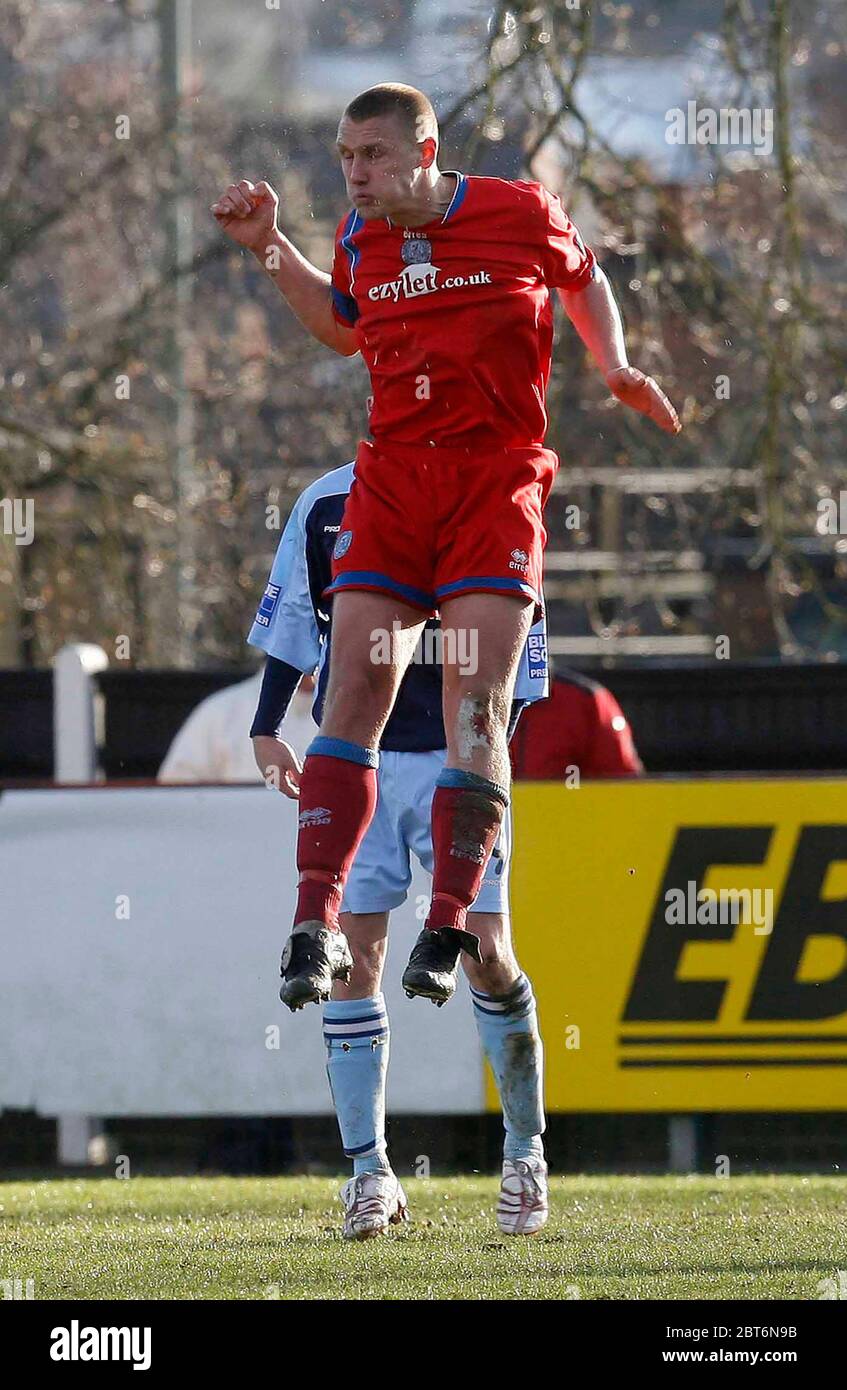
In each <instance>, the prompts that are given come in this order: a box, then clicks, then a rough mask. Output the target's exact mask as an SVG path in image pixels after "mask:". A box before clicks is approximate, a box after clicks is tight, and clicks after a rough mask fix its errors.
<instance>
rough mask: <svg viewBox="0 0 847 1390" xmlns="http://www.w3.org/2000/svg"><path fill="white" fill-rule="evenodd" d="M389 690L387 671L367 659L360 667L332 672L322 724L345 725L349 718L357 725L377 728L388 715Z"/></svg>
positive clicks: (388, 672)
mask: <svg viewBox="0 0 847 1390" xmlns="http://www.w3.org/2000/svg"><path fill="white" fill-rule="evenodd" d="M393 689H394V684H393V678H392V676H391V672H390V670H389V669H388V668H387V667H384V666H383V667H380V666H375V665H372V664H371V663H370V662H368V663H367V664H366V665H365V667H364V668H363V669H356V670H351V671H343V672H342V671H337V672H333V677H332V679H331V680H330V684H329V689H328V690H327V695H326V704H325V708H324V713H323V720H322V723H323V724H324V725H326V724H328V723H330V722H331V723H332V725H333V726H335V725H336V724H337V723H338V721H339V720H340V721H341V722H342V723H344V724H345V725H346V724H347V723H348V722H349V721H350V720H351V719H352V720H353V721H354V722H355V724H356V725H357V726H358V724H360V723H361V722H362V721H364V722H365V723H367V724H368V725H369V726H370V725H371V724H373V725H374V727H377V726H379V725H381V723H382V722H384V720H385V719H386V718H387V717H388V714H389V712H390V709H391V702H392V694H393Z"/></svg>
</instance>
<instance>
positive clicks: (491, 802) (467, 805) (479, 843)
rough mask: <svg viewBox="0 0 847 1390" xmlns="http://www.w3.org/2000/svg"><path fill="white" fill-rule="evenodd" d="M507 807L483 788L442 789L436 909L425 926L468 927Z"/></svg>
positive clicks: (435, 804)
mask: <svg viewBox="0 0 847 1390" xmlns="http://www.w3.org/2000/svg"><path fill="white" fill-rule="evenodd" d="M504 811H505V807H504V805H503V803H502V801H500V800H499V799H498V798H497V797H495V796H493V795H492V794H491V793H490V792H488V791H486V790H485V789H484V788H482V787H480V788H476V787H439V786H437V787H436V788H435V795H434V796H433V798H432V847H433V857H434V861H435V862H434V867H433V874H432V906H431V907H430V910H429V916H428V917H427V920H426V925H427V927H428V928H429V929H430V930H431V931H435V930H436V929H437V928H438V927H459V928H460V929H464V926H465V914H466V913H467V910H468V908H469V907H470V905H471V903H472V902H473V900H474V898H475V897H476V895H477V893H478V892H479V890H480V888H481V887H482V880H483V876H484V874H485V869H486V865H487V864H488V860H489V858H490V857H491V851H492V849H493V848H494V843H495V841H496V839H497V835H498V833H499V831H500V823H501V821H502V819H503V813H504Z"/></svg>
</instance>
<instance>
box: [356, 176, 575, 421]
mask: <svg viewBox="0 0 847 1390" xmlns="http://www.w3.org/2000/svg"><path fill="white" fill-rule="evenodd" d="M455 178H456V180H457V183H456V191H455V193H454V195H453V201H452V202H451V204H450V206H449V208H448V209H447V211H446V212H445V214H444V216H443V217H441V218H437V219H435V220H434V221H432V222H428V223H426V225H425V226H423V227H415V228H403V227H398V226H395V225H394V224H393V223H392V222H391V221H390V219H389V218H387V217H381V218H378V219H373V220H371V221H364V220H363V219H362V218H361V217H360V216H359V214H358V213H357V212H356V211H355V209H354V210H353V211H352V212H349V213H348V214H347V215H346V216H345V217H344V218H343V219H342V221H341V222H340V223H339V226H338V230H337V232H336V240H335V257H334V261H333V268H332V300H333V312H334V314H335V316H336V318H337V319H338V322H339V323H342V324H344V325H345V327H348V328H349V327H352V326H355V328H356V330H357V332H358V335H359V347H360V349H361V352H362V356H363V357H364V359H365V361H366V363H367V365H368V370H369V372H370V375H371V383H372V387H373V405H372V409H371V415H370V430H371V434H372V436H373V438H374V439H375V440H377V441H380V440H392V439H393V440H397V441H398V442H403V443H412V444H427V443H432V444H441V445H465V444H468V443H473V444H475V445H478V444H479V443H480V442H485V440H489V441H491V442H492V443H494V442H496V443H497V444H499V445H510V446H518V447H526V446H528V445H532V444H541V443H542V441H543V439H544V435H545V432H546V429H547V412H546V410H545V405H544V395H545V391H546V389H547V381H548V378H549V376H550V352H551V347H552V342H553V308H552V303H551V299H550V293H549V292H550V290H551V289H553V288H554V287H556V286H561V287H563V288H566V289H571V290H573V289H582V288H583V287H584V286H585V285H587V284H588V282H589V281H590V280H591V278H592V277H593V274H594V267H595V259H594V255H593V253H592V252H591V251H590V250H589V249H588V248H587V247H586V246H585V245H584V244H583V242H582V239H581V237H580V235H579V232H578V231H577V229H576V227H575V226H574V224H573V223H572V222H571V221H570V219H569V218H568V216H567V214H566V213H565V211H564V208H563V207H562V204H561V203H560V201H559V199H558V198H556V197H554V196H553V195H552V194H551V193H548V191H547V189H546V188H544V187H543V186H542V185H541V184H540V183H529V182H524V181H523V180H520V179H515V180H507V179H493V178H477V177H468V176H467V175H465V174H459V173H457V174H455Z"/></svg>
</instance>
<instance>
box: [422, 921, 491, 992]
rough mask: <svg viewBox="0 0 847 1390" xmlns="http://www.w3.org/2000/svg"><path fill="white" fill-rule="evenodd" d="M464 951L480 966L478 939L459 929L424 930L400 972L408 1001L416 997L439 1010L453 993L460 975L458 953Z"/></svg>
mask: <svg viewBox="0 0 847 1390" xmlns="http://www.w3.org/2000/svg"><path fill="white" fill-rule="evenodd" d="M460 951H467V953H468V955H469V956H472V957H473V959H474V960H475V961H478V962H479V964H480V965H481V964H482V956H481V955H480V953H479V937H478V936H476V935H475V934H474V933H473V932H470V931H461V930H460V929H459V928H458V927H436V928H434V929H432V930H430V928H429V927H424V929H423V931H422V932H421V934H420V936H419V937H418V939H417V941H416V942H415V944H414V946H413V947H412V954H411V955H410V957H409V964H408V965H407V966H406V969H405V970H404V971H403V988H404V990H405V991H406V995H407V997H408V998H409V999H414V997H415V995H416V994H419V995H420V996H421V998H422V999H431V1000H432V1002H433V1004H437V1005H438V1007H439V1009H440V1008H441V1006H442V1005H443V1004H446V1003H447V1000H448V999H452V997H453V995H454V994H455V993H456V980H457V977H458V974H459V953H460Z"/></svg>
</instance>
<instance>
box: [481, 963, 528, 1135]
mask: <svg viewBox="0 0 847 1390" xmlns="http://www.w3.org/2000/svg"><path fill="white" fill-rule="evenodd" d="M471 996H472V998H473V1011H474V1018H475V1020H476V1027H477V1032H478V1033H479V1039H480V1042H481V1043H482V1046H483V1050H484V1052H485V1055H486V1057H487V1058H488V1061H489V1063H490V1065H491V1070H492V1071H493V1073H494V1080H495V1081H496V1083H497V1091H498V1094H499V1096H500V1104H501V1105H502V1107H503V1126H504V1128H505V1131H506V1142H505V1144H504V1146H503V1157H504V1158H511V1159H516V1158H543V1157H544V1146H543V1144H542V1142H541V1135H542V1134H543V1133H544V1129H545V1123H544V1049H543V1047H542V1045H541V1038H540V1036H539V1032H538V1017H537V1014H536V1010H535V998H534V996H533V993H532V985H531V984H530V982H529V980H528V979H527V977H526V975H521V976H520V978H519V979H518V980H517V981H516V982H515V984H513V985H512V987H511V988H510V989H509V990H508V991H507V992H506V993H505V994H483V993H482V992H481V990H478V989H472V990H471Z"/></svg>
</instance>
